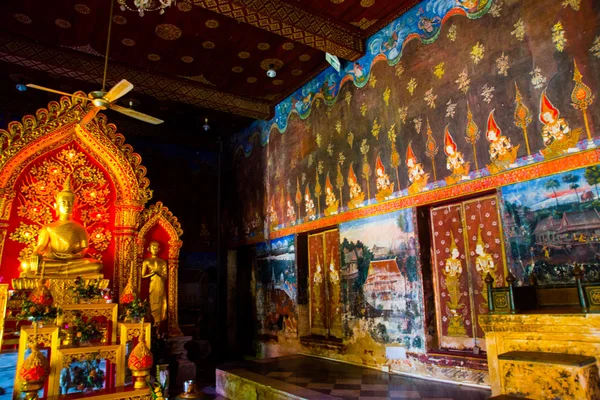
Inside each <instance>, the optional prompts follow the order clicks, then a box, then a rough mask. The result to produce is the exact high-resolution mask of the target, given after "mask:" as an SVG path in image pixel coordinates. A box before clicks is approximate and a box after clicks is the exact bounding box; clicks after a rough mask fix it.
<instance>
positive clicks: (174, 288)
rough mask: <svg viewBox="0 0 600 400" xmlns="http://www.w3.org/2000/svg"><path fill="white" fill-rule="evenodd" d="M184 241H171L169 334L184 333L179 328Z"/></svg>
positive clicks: (168, 309) (169, 262) (178, 334)
mask: <svg viewBox="0 0 600 400" xmlns="http://www.w3.org/2000/svg"><path fill="white" fill-rule="evenodd" d="M182 244H183V242H182V241H181V240H177V241H169V260H168V268H169V278H168V283H169V288H168V290H169V294H168V297H167V305H168V307H167V321H168V324H169V336H181V335H183V333H182V332H181V329H179V313H178V310H179V305H178V298H179V285H178V282H179V280H178V279H179V277H178V275H179V274H178V272H179V250H180V249H181V245H182Z"/></svg>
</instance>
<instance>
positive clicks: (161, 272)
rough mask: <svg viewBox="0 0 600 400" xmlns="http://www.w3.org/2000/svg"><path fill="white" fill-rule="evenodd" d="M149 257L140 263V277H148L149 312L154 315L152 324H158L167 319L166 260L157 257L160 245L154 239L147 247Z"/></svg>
mask: <svg viewBox="0 0 600 400" xmlns="http://www.w3.org/2000/svg"><path fill="white" fill-rule="evenodd" d="M148 250H149V251H150V257H148V258H146V259H144V262H143V263H142V278H150V294H149V297H150V299H149V300H150V312H151V313H152V317H154V326H159V325H160V323H161V322H162V321H164V320H165V319H167V293H166V291H165V287H166V285H165V283H166V280H167V262H166V261H165V260H163V259H162V258H160V257H158V252H159V251H160V245H159V244H158V242H156V241H152V242H150V246H149V248H148Z"/></svg>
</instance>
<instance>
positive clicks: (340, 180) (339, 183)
mask: <svg viewBox="0 0 600 400" xmlns="http://www.w3.org/2000/svg"><path fill="white" fill-rule="evenodd" d="M335 187H336V188H338V189H339V190H340V204H343V203H342V188H343V187H344V175H342V164H341V163H338V165H337V176H336V177H335ZM340 207H341V206H340Z"/></svg>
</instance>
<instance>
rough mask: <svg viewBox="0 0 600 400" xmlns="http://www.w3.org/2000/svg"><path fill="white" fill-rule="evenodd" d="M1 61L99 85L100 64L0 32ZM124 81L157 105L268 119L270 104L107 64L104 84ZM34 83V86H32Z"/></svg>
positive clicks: (90, 59) (86, 56) (186, 81)
mask: <svg viewBox="0 0 600 400" xmlns="http://www.w3.org/2000/svg"><path fill="white" fill-rule="evenodd" d="M0 58H1V59H2V61H4V62H7V63H10V64H16V65H20V66H23V67H27V68H31V69H34V70H38V71H43V72H46V73H52V74H56V75H59V76H64V77H66V78H70V79H74V80H78V81H81V82H86V83H96V84H98V87H100V85H101V84H102V71H103V67H104V61H103V60H102V59H101V58H98V57H94V56H90V55H87V54H83V53H81V52H77V51H74V50H70V49H63V48H55V47H50V46H46V45H43V44H41V43H39V42H33V41H31V40H28V39H24V38H22V37H19V36H16V35H13V34H9V33H6V32H2V31H0ZM121 79H127V80H128V81H129V82H131V83H132V84H133V85H134V86H135V89H134V90H135V91H136V92H139V93H144V94H146V95H149V96H152V97H154V98H156V99H158V100H161V101H178V102H181V103H185V104H190V105H193V106H197V107H203V108H208V109H211V110H216V111H223V112H227V113H232V114H236V115H242V116H245V117H250V118H256V119H269V118H270V117H271V116H272V113H273V107H272V105H271V104H270V103H268V102H265V101H260V100H254V99H248V98H245V97H241V96H236V95H233V94H231V93H227V92H223V91H219V90H217V89H215V88H212V87H207V86H205V85H202V84H200V83H197V82H194V81H191V80H186V79H177V78H171V77H168V76H165V75H161V74H159V73H154V72H149V71H146V70H141V69H136V68H131V67H125V66H123V65H119V64H116V63H112V64H111V63H109V68H108V81H112V82H113V83H116V82H118V81H119V80H121ZM32 83H34V82H32Z"/></svg>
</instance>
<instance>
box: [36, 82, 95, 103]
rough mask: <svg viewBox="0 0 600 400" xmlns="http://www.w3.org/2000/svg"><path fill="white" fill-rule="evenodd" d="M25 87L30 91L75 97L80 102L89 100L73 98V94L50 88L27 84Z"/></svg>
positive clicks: (79, 97)
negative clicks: (35, 90) (30, 89)
mask: <svg viewBox="0 0 600 400" xmlns="http://www.w3.org/2000/svg"><path fill="white" fill-rule="evenodd" d="M25 86H27V87H30V88H32V89H38V90H43V91H45V92H50V93H56V94H62V95H63V96H69V97H75V98H76V99H81V100H86V101H89V100H90V99H88V98H87V97H81V96H75V95H74V94H71V93H67V92H61V91H60V90H54V89H50V88H47V87H43V86H39V85H34V84H33V83H28V84H27V85H25Z"/></svg>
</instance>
